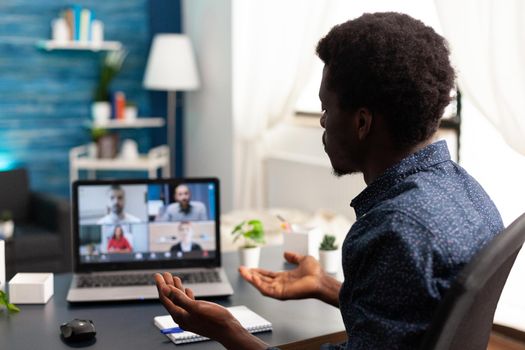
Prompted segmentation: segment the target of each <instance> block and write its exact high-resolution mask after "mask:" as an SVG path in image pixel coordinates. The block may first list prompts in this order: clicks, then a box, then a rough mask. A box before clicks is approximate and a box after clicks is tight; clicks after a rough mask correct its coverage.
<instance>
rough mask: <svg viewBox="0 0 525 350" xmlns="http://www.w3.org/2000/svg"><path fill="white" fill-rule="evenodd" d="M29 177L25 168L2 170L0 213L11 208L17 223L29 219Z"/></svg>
mask: <svg viewBox="0 0 525 350" xmlns="http://www.w3.org/2000/svg"><path fill="white" fill-rule="evenodd" d="M28 208H29V179H28V176H27V171H26V170H25V169H14V170H8V171H0V213H1V212H3V211H4V210H9V211H10V212H11V213H12V215H13V219H14V221H15V223H17V222H25V221H27V216H28Z"/></svg>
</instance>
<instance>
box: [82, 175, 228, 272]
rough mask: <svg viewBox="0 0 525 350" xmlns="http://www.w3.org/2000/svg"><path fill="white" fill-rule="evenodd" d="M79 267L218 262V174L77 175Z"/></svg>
mask: <svg viewBox="0 0 525 350" xmlns="http://www.w3.org/2000/svg"><path fill="white" fill-rule="evenodd" d="M73 208H74V215H73V220H74V221H73V228H74V233H75V235H74V236H75V237H74V249H75V253H76V254H75V270H76V271H91V270H93V271H100V270H112V269H137V268H176V267H190V266H219V265H220V245H219V244H220V238H219V215H220V213H219V184H218V180H217V179H159V180H118V181H77V182H75V183H74V185H73Z"/></svg>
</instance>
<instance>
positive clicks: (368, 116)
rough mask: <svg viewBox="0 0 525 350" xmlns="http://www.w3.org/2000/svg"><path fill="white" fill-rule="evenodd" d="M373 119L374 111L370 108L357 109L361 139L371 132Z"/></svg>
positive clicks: (358, 132)
mask: <svg viewBox="0 0 525 350" xmlns="http://www.w3.org/2000/svg"><path fill="white" fill-rule="evenodd" d="M373 119H374V117H373V115H372V112H370V110H369V109H368V108H366V107H362V108H359V109H358V110H357V137H358V138H359V140H360V141H363V140H364V139H366V137H367V136H368V135H369V134H370V130H371V129H372V122H373Z"/></svg>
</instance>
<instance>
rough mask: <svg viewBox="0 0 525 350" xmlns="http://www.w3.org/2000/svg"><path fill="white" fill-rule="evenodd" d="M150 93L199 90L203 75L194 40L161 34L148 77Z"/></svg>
mask: <svg viewBox="0 0 525 350" xmlns="http://www.w3.org/2000/svg"><path fill="white" fill-rule="evenodd" d="M144 87H145V88H146V89H150V90H162V91H183V90H194V89H197V88H198V87H199V75H198V73H197V67H196V65H195V56H194V54H193V49H192V46H191V42H190V39H189V38H188V37H187V36H186V35H182V34H157V35H155V37H154V39H153V44H152V45H151V51H150V54H149V57H148V63H147V65H146V72H145V74H144Z"/></svg>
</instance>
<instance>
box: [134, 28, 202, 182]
mask: <svg viewBox="0 0 525 350" xmlns="http://www.w3.org/2000/svg"><path fill="white" fill-rule="evenodd" d="M143 84H144V87H145V88H146V89H149V90H161V91H167V92H168V110H167V112H168V113H167V124H168V126H167V139H168V146H169V148H170V163H171V174H172V176H175V137H176V135H175V121H176V120H175V118H176V116H175V108H176V103H177V102H176V92H177V91H189V90H195V89H197V88H198V87H199V75H198V73H197V67H196V64H195V56H194V54H193V49H192V46H191V42H190V39H189V38H188V37H187V36H186V35H183V34H157V35H155V37H154V38H153V44H152V45H151V50H150V53H149V57H148V63H147V65H146V71H145V73H144V82H143Z"/></svg>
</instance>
